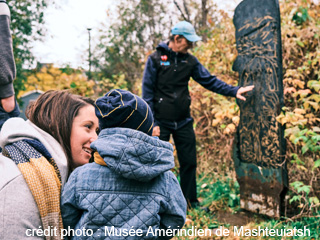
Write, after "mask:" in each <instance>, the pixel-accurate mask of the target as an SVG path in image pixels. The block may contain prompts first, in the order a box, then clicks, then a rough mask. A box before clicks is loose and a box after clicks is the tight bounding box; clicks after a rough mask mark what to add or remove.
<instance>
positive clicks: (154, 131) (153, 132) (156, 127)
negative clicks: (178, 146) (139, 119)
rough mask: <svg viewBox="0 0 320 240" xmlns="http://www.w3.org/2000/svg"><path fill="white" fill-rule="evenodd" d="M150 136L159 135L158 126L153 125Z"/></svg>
mask: <svg viewBox="0 0 320 240" xmlns="http://www.w3.org/2000/svg"><path fill="white" fill-rule="evenodd" d="M152 136H156V137H160V127H159V126H155V127H154V128H153V130H152Z"/></svg>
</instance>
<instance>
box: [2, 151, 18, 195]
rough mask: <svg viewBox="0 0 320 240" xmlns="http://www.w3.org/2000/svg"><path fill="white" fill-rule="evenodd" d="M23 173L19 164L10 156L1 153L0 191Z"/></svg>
mask: <svg viewBox="0 0 320 240" xmlns="http://www.w3.org/2000/svg"><path fill="white" fill-rule="evenodd" d="M20 175H21V172H20V171H19V168H18V167H17V165H16V164H15V163H14V162H13V161H12V160H11V159H9V158H7V157H5V156H3V155H2V153H1V154H0V176H1V177H0V192H1V191H2V189H3V188H4V187H5V186H6V185H7V184H9V183H10V182H12V181H14V179H16V178H17V177H18V176H20Z"/></svg>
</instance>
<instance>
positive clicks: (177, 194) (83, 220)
mask: <svg viewBox="0 0 320 240" xmlns="http://www.w3.org/2000/svg"><path fill="white" fill-rule="evenodd" d="M91 148H93V149H95V150H97V151H98V153H99V154H100V156H101V157H102V158H103V159H104V161H105V163H106V164H107V166H102V165H99V164H97V163H95V162H94V163H90V164H86V165H84V166H81V167H79V168H77V169H76V170H75V171H74V172H73V173H72V174H71V175H70V178H69V179H68V182H67V183H66V185H65V187H64V189H63V193H62V200H61V214H62V218H63V222H64V227H65V228H68V227H70V228H75V229H76V230H79V229H83V228H84V229H87V230H88V229H91V230H92V232H91V233H92V236H91V238H90V239H170V238H172V237H173V236H172V235H171V236H167V237H159V236H156V235H155V230H159V229H162V230H167V229H168V228H171V229H180V228H182V226H183V225H184V222H185V218H186V207H187V204H186V200H185V198H184V196H183V194H182V191H181V188H180V185H179V183H178V181H177V179H176V177H175V176H174V174H173V173H172V172H171V171H170V169H171V168H173V167H174V159H173V148H172V145H171V144H170V143H168V142H164V141H161V140H159V139H156V138H154V137H150V136H148V135H147V134H144V133H142V132H140V131H136V130H132V129H128V128H110V129H104V130H102V131H101V133H100V134H99V138H98V139H97V140H96V141H94V142H93V143H92V144H91ZM130 229H134V231H135V233H134V234H133V235H132V236H128V235H127V232H128V231H129V230H130ZM148 231H149V234H148V235H147V233H148ZM139 234H140V236H139ZM146 235H147V236H146ZM73 239H85V237H84V236H83V235H80V236H75V237H74V238H73Z"/></svg>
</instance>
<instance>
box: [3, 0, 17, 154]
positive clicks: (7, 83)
mask: <svg viewBox="0 0 320 240" xmlns="http://www.w3.org/2000/svg"><path fill="white" fill-rule="evenodd" d="M15 75H16V69H15V62H14V58H13V50H12V38H11V34H10V10H9V7H8V5H7V3H6V1H5V0H0V130H1V127H2V125H3V123H4V122H5V121H6V120H7V119H8V118H10V117H17V116H19V114H20V110H19V107H18V104H16V101H15V98H14V90H13V80H14V79H15ZM0 151H1V150H0Z"/></svg>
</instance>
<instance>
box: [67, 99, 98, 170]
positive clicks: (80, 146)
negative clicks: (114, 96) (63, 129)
mask: <svg viewBox="0 0 320 240" xmlns="http://www.w3.org/2000/svg"><path fill="white" fill-rule="evenodd" d="M98 128H99V121H98V118H97V117H96V115H95V111H94V107H93V106H92V105H86V106H84V107H82V108H80V109H79V112H78V115H77V116H76V117H75V118H74V120H73V123H72V129H71V137H70V147H71V154H72V162H73V166H72V167H73V168H76V167H79V166H81V165H84V164H86V163H88V162H89V159H90V158H91V152H92V149H91V148H90V144H91V143H92V142H93V141H94V140H96V139H97V130H98Z"/></svg>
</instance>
